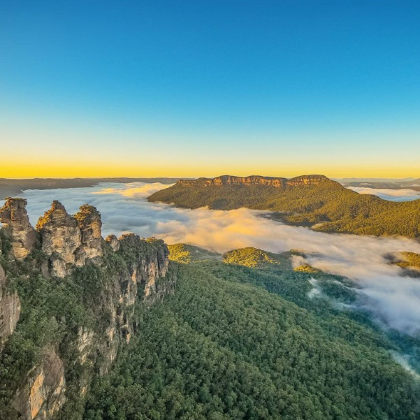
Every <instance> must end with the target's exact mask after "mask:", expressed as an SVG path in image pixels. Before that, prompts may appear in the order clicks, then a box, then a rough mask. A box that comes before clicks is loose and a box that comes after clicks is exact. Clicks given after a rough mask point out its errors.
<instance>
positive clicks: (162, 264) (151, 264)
mask: <svg viewBox="0 0 420 420" xmlns="http://www.w3.org/2000/svg"><path fill="white" fill-rule="evenodd" d="M119 241H120V247H121V248H120V250H121V251H122V252H127V250H130V251H131V252H132V251H133V250H135V252H134V253H133V257H134V258H133V259H132V260H131V261H130V262H129V263H128V270H129V272H130V278H131V280H132V281H133V282H134V283H136V284H142V285H143V287H144V292H143V296H144V297H148V296H150V295H151V294H156V293H157V292H158V291H157V289H156V279H157V278H159V277H164V276H165V275H166V273H167V271H168V265H169V258H168V257H169V250H168V247H167V246H166V245H165V243H164V242H163V241H162V240H159V239H155V238H150V239H148V240H144V239H141V238H140V237H139V236H137V235H135V234H133V233H128V234H124V235H122V236H121V238H120V239H119ZM150 248H151V249H152V252H145V251H146V249H150Z"/></svg>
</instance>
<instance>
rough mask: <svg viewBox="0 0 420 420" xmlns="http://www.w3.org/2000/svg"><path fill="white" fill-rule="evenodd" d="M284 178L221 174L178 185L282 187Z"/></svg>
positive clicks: (184, 181)
mask: <svg viewBox="0 0 420 420" xmlns="http://www.w3.org/2000/svg"><path fill="white" fill-rule="evenodd" d="M286 181H287V179H286V178H277V177H266V176H259V175H251V176H245V177H239V176H231V175H222V176H218V177H216V178H199V179H197V180H180V181H178V182H177V184H178V185H182V186H186V187H192V186H202V187H209V186H220V185H266V186H270V187H277V188H279V187H284V186H285V185H286Z"/></svg>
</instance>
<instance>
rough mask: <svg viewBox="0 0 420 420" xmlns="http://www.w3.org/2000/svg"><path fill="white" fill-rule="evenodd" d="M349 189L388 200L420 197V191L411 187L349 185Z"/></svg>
mask: <svg viewBox="0 0 420 420" xmlns="http://www.w3.org/2000/svg"><path fill="white" fill-rule="evenodd" d="M348 189H349V190H353V191H356V192H357V193H359V194H372V195H377V196H378V197H380V198H382V199H384V200H388V201H412V200H418V199H420V191H416V190H412V189H410V188H399V189H395V190H394V189H390V188H366V187H348Z"/></svg>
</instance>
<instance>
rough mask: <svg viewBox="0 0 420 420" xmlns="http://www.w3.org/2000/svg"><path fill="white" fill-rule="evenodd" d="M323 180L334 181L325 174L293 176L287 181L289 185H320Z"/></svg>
mask: <svg viewBox="0 0 420 420" xmlns="http://www.w3.org/2000/svg"><path fill="white" fill-rule="evenodd" d="M321 182H333V181H331V180H330V179H328V178H327V177H326V176H324V175H302V176H297V177H296V178H291V179H289V180H288V181H287V185H288V186H291V187H297V186H308V185H319V184H320V183H321Z"/></svg>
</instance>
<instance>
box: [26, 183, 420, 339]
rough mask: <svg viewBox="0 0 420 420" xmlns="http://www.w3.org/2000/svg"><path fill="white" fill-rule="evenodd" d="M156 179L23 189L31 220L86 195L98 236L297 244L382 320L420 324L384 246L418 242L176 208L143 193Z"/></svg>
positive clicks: (415, 247) (411, 287)
mask: <svg viewBox="0 0 420 420" xmlns="http://www.w3.org/2000/svg"><path fill="white" fill-rule="evenodd" d="M166 187H167V185H162V184H159V183H154V184H145V183H131V184H110V183H107V184H99V185H97V186H95V187H90V188H74V189H54V190H42V191H41V190H28V191H25V192H24V197H25V198H27V199H28V212H29V216H30V220H31V222H32V224H34V225H35V223H36V221H37V219H38V218H39V217H40V216H41V215H42V214H43V213H44V211H46V210H48V209H49V207H50V206H51V202H52V201H53V200H59V201H61V202H62V203H63V204H64V205H65V207H66V209H67V211H68V212H69V213H75V212H77V210H78V208H79V206H80V205H82V204H84V203H89V204H92V205H94V206H96V207H97V208H98V210H99V211H100V212H101V213H102V221H103V236H106V235H108V234H110V233H114V234H116V235H120V234H121V233H123V232H128V231H130V232H134V233H137V234H138V235H140V236H142V237H149V236H155V237H158V238H162V239H164V240H165V241H166V242H167V243H168V244H172V243H178V242H186V243H190V244H193V245H197V246H200V247H203V248H206V249H209V250H212V251H216V252H219V253H223V252H226V251H228V250H230V249H234V248H241V247H246V246H254V247H256V248H261V249H264V250H266V251H271V252H284V251H288V250H290V249H300V250H302V251H305V253H307V254H312V255H309V256H308V257H306V262H307V263H308V264H310V265H312V266H314V267H316V268H319V269H321V270H324V271H326V272H329V273H333V274H338V275H342V276H346V277H349V278H351V279H352V280H353V281H354V282H355V283H356V284H357V285H358V291H359V293H360V294H361V298H362V299H361V301H362V302H363V305H364V307H365V308H366V309H368V310H370V311H371V312H373V313H374V314H375V315H376V316H377V317H378V319H379V320H380V322H381V323H383V324H385V325H387V326H388V327H391V328H395V329H397V330H399V331H403V332H406V333H408V334H418V333H419V331H420V280H419V279H412V278H407V277H402V273H403V271H402V269H401V268H399V267H397V266H391V265H389V264H388V263H387V261H386V260H385V259H384V257H383V256H384V254H387V253H390V252H397V251H411V252H416V253H420V243H418V242H416V241H414V240H410V239H406V238H385V237H384V238H376V237H369V236H356V235H344V234H326V233H322V232H314V231H312V230H310V229H308V228H304V227H295V226H288V225H285V224H282V223H279V222H276V221H273V220H270V219H268V218H266V217H261V216H264V214H265V213H266V212H263V211H254V210H248V209H238V210H231V211H217V210H216V211H215V210H208V209H197V210H187V209H177V208H175V207H173V206H170V205H166V204H159V203H149V202H147V200H146V197H147V196H149V195H150V194H152V193H153V192H155V191H158V190H160V189H162V188H166Z"/></svg>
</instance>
